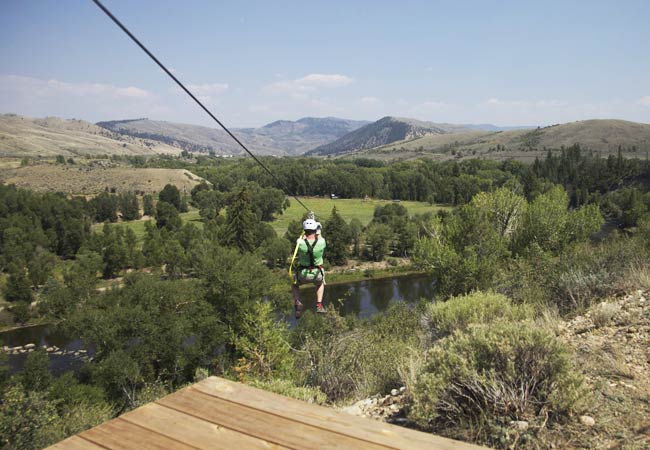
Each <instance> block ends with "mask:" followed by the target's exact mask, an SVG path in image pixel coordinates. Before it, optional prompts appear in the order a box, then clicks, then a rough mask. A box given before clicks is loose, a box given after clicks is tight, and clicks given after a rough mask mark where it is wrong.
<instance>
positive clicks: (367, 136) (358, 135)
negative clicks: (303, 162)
mask: <svg viewBox="0 0 650 450" xmlns="http://www.w3.org/2000/svg"><path fill="white" fill-rule="evenodd" d="M461 131H469V130H468V129H467V128H465V127H464V126H462V125H452V124H445V123H433V122H423V121H420V120H415V119H405V118H400V117H390V116H388V117H384V118H382V119H379V120H378V121H377V122H373V123H370V124H368V125H366V126H363V127H361V128H359V129H357V130H355V131H352V132H350V133H348V134H346V135H345V136H343V137H341V138H339V139H337V140H335V141H334V142H330V143H328V144H325V145H321V146H319V147H316V148H314V149H313V150H311V151H309V152H307V153H306V155H312V156H316V155H340V154H345V153H349V152H353V151H357V150H363V149H368V148H373V147H378V146H382V145H387V144H391V143H393V142H397V141H403V140H411V139H417V138H421V137H423V136H428V135H440V134H447V133H457V132H461Z"/></svg>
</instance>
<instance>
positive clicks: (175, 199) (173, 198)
mask: <svg viewBox="0 0 650 450" xmlns="http://www.w3.org/2000/svg"><path fill="white" fill-rule="evenodd" d="M158 201H159V202H167V203H169V204H170V205H173V206H174V208H176V211H179V210H180V209H181V193H180V191H179V190H178V188H177V187H176V186H174V185H173V184H166V185H165V187H164V188H163V190H162V191H160V193H159V194H158Z"/></svg>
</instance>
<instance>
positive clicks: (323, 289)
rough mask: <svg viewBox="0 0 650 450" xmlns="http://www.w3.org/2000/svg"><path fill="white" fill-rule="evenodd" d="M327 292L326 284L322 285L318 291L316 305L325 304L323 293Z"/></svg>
mask: <svg viewBox="0 0 650 450" xmlns="http://www.w3.org/2000/svg"><path fill="white" fill-rule="evenodd" d="M324 292H325V283H321V284H320V286H318V288H317V289H316V303H323V293H324Z"/></svg>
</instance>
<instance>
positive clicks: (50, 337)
mask: <svg viewBox="0 0 650 450" xmlns="http://www.w3.org/2000/svg"><path fill="white" fill-rule="evenodd" d="M433 295H434V294H433V278H432V277H431V276H430V275H423V274H416V275H406V276H400V277H392V278H379V279H367V280H362V281H353V282H349V283H341V284H335V285H328V286H326V287H325V295H324V298H323V302H324V304H325V306H326V307H327V308H332V307H335V308H337V309H338V310H339V311H340V313H341V314H342V315H349V314H354V315H355V316H357V317H360V318H368V317H371V316H373V315H375V314H377V313H378V312H381V311H384V310H386V308H388V306H389V305H390V304H391V303H393V302H399V301H405V302H407V303H416V302H417V301H419V300H420V299H421V298H425V299H433ZM300 297H301V299H302V301H303V303H304V304H305V307H306V308H311V309H314V308H315V307H316V291H315V288H314V287H310V286H305V287H303V288H302V289H301V290H300ZM289 322H290V325H291V326H294V325H295V323H296V321H295V319H294V318H293V317H291V318H290V319H289ZM0 342H1V343H2V345H5V346H8V347H16V346H24V345H26V344H30V343H31V344H35V345H36V346H38V347H40V346H46V347H52V346H56V347H58V348H60V349H62V350H63V351H64V354H60V355H57V354H54V353H48V356H49V358H50V370H51V371H52V372H53V373H54V374H55V375H56V374H61V373H63V372H65V371H67V370H75V369H78V368H79V367H80V366H81V365H82V364H83V361H82V360H81V358H80V357H79V356H75V355H74V354H73V352H75V351H77V350H79V349H81V348H82V342H81V341H80V340H79V339H71V338H69V337H67V336H65V335H63V334H61V333H59V332H57V331H56V329H55V327H52V326H49V325H40V326H35V327H29V328H21V329H16V330H11V331H5V332H3V333H0ZM92 350H93V349H92V348H89V349H88V353H89V354H90V355H92V353H93V352H92ZM27 355H28V353H23V354H19V355H9V365H10V370H11V372H12V373H15V372H16V371H19V370H20V369H21V368H22V366H23V364H24V363H25V359H26V358H27Z"/></svg>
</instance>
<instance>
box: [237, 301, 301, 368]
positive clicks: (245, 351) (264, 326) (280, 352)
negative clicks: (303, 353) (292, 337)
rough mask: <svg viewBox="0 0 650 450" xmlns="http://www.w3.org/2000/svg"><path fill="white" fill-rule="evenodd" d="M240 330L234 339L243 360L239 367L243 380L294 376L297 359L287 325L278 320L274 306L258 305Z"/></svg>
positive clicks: (241, 325) (268, 304)
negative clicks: (293, 354)
mask: <svg viewBox="0 0 650 450" xmlns="http://www.w3.org/2000/svg"><path fill="white" fill-rule="evenodd" d="M240 328H241V330H240V331H239V333H238V334H233V335H232V337H231V341H232V343H233V344H234V346H235V349H236V350H237V353H238V354H239V355H241V356H242V358H241V359H240V360H239V364H238V366H237V367H235V370H236V371H237V372H238V373H239V375H240V378H242V379H243V378H246V376H247V375H249V374H250V375H253V376H254V377H261V378H263V379H272V378H274V377H277V376H280V377H286V376H290V375H291V373H292V371H293V356H292V354H291V349H290V347H289V343H288V341H287V339H288V332H287V325H286V324H285V323H284V322H278V321H277V320H276V319H275V313H274V311H273V306H272V305H271V303H269V302H261V301H258V302H255V303H254V304H253V307H252V309H251V310H250V311H246V312H244V315H243V320H242V323H241V324H240Z"/></svg>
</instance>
